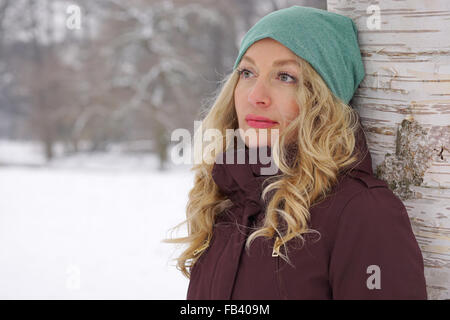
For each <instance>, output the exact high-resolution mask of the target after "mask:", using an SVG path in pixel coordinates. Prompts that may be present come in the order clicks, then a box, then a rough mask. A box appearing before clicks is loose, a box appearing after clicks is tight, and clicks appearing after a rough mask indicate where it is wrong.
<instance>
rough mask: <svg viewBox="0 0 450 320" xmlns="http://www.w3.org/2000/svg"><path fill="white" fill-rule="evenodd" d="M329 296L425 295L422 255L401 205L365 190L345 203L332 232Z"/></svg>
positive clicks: (387, 194) (386, 194)
mask: <svg viewBox="0 0 450 320" xmlns="http://www.w3.org/2000/svg"><path fill="white" fill-rule="evenodd" d="M329 280H330V285H331V288H332V294H333V299H363V300H371V299H389V300H391V299H408V300H412V299H427V292H426V284H425V276H424V264H423V257H422V253H421V251H420V248H419V245H418V243H417V241H416V238H415V236H414V233H413V231H412V228H411V223H410V220H409V217H408V213H407V211H406V208H405V207H404V205H403V203H402V202H401V201H400V199H399V198H397V196H395V195H394V193H392V191H391V190H389V189H387V188H372V189H371V188H367V189H365V190H364V191H362V192H360V193H358V194H357V195H356V196H354V197H353V198H352V199H351V200H350V201H349V202H348V203H347V205H346V206H345V208H344V209H343V211H342V212H341V215H340V217H339V221H338V223H337V229H336V231H335V237H334V243H333V245H332V250H331V257H330V264H329Z"/></svg>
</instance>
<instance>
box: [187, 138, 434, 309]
mask: <svg viewBox="0 0 450 320" xmlns="http://www.w3.org/2000/svg"><path fill="white" fill-rule="evenodd" d="M357 148H358V149H361V150H363V153H364V152H365V151H367V153H366V156H365V157H363V161H362V162H361V163H360V164H359V165H358V166H357V167H356V168H355V169H354V170H353V171H352V172H351V173H349V174H345V175H341V176H340V180H339V181H340V182H339V183H338V184H337V185H336V186H335V188H334V189H333V192H331V193H330V195H329V196H328V197H327V199H325V200H324V201H323V202H321V203H320V204H318V205H317V206H313V207H312V208H311V209H310V213H311V221H310V223H311V224H310V228H312V229H314V230H317V231H319V232H320V234H321V237H320V239H318V236H317V235H316V234H306V235H304V237H305V239H306V242H305V244H304V246H303V247H301V248H299V246H297V248H295V247H293V246H289V243H288V248H289V252H288V255H289V258H290V259H291V261H292V263H293V267H292V266H291V265H289V264H287V263H286V262H285V261H284V260H283V259H282V258H281V257H272V250H273V244H274V240H273V239H271V240H268V239H266V238H263V237H258V238H256V240H255V241H254V242H253V243H252V244H251V246H250V251H249V254H247V251H246V250H245V248H244V245H245V240H246V238H247V236H248V235H249V234H250V231H251V230H250V229H249V228H248V227H254V226H255V224H254V223H256V224H257V225H261V222H262V219H263V218H264V207H265V204H264V203H262V202H261V201H260V200H259V197H260V195H261V190H262V182H263V180H264V179H266V178H267V177H268V176H262V175H260V168H261V167H262V165H261V164H260V163H256V164H248V162H247V163H246V164H218V163H216V164H215V165H214V168H213V172H212V175H213V179H214V181H215V182H216V184H217V185H218V187H219V188H220V190H221V192H223V193H224V194H226V195H228V197H229V198H230V199H231V200H232V201H233V207H231V208H230V209H228V210H226V211H225V212H223V213H222V214H221V215H220V216H219V218H218V219H217V221H216V223H215V225H214V229H213V236H212V239H211V242H210V245H209V247H208V248H207V249H206V251H205V252H203V254H202V255H201V256H200V258H199V259H198V261H197V263H196V264H195V265H194V267H193V269H192V273H191V278H190V283H189V288H188V292H187V299H188V300H191V299H427V293H426V285H425V277H424V265H423V257H422V254H421V251H420V249H419V246H418V244H417V241H416V239H415V236H414V234H413V232H412V229H411V224H410V220H409V217H408V214H407V212H406V209H405V207H404V205H403V204H402V202H401V201H400V199H398V198H397V197H396V196H395V195H394V194H393V192H392V191H391V190H390V189H388V187H387V184H386V183H385V182H383V181H381V180H379V179H377V178H375V177H374V176H373V172H372V161H371V156H370V152H369V151H368V149H367V145H366V140H365V137H364V135H359V138H358V142H357ZM246 150H247V153H248V149H247V148H246ZM280 250H283V246H282V247H281V248H280ZM370 266H375V267H370ZM377 267H378V268H379V269H378V270H377V275H378V276H379V277H378V280H379V282H376V281H375V280H374V276H375V274H374V269H371V268H375V269H376V268H377ZM369 278H370V279H369ZM368 283H369V285H368ZM376 283H378V284H379V288H377V287H375V288H374V287H373V286H371V285H370V284H376Z"/></svg>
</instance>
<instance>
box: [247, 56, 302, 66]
mask: <svg viewBox="0 0 450 320" xmlns="http://www.w3.org/2000/svg"><path fill="white" fill-rule="evenodd" d="M242 60H247V61H249V62H250V63H253V64H255V61H254V60H253V59H252V58H250V57H249V56H244V57H242ZM285 64H295V65H297V66H298V67H300V64H299V63H298V61H296V60H294V59H286V60H276V61H274V63H273V64H272V65H273V66H274V67H279V66H283V65H285Z"/></svg>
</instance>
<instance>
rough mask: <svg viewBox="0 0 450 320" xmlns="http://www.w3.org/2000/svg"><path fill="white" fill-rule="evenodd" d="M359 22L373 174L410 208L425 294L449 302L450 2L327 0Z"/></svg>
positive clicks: (358, 100)
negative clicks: (423, 270) (423, 278)
mask: <svg viewBox="0 0 450 320" xmlns="http://www.w3.org/2000/svg"><path fill="white" fill-rule="evenodd" d="M327 10H328V11H332V12H336V13H339V14H342V15H346V16H348V17H350V18H352V19H353V21H354V22H355V23H356V25H357V27H358V40H359V44H360V48H361V54H362V57H363V60H364V65H365V70H366V77H365V79H364V80H363V82H362V83H361V84H360V87H359V89H358V91H357V92H356V94H355V96H354V98H353V100H352V101H351V104H352V105H353V106H354V107H355V108H356V109H357V110H358V111H359V114H360V116H361V120H362V124H363V126H364V128H365V131H366V135H367V138H368V141H367V142H368V145H369V148H370V151H371V154H372V159H373V169H374V173H375V174H376V175H377V176H378V177H379V178H380V179H383V180H385V181H387V182H388V183H389V186H390V188H391V189H392V190H393V191H394V193H395V194H396V195H397V196H398V197H399V198H400V199H401V200H402V201H403V203H404V204H405V207H406V208H407V210H408V214H409V217H410V220H411V224H412V227H413V231H414V233H415V236H416V239H417V241H418V243H419V246H420V248H421V250H422V255H423V258H424V265H425V277H426V281H427V292H428V299H450V165H449V157H450V154H449V151H450V145H449V141H450V1H448V0H433V1H421V0H405V1H394V0H383V1H366V0H352V1H351V0H343V1H342V0H341V1H340V0H328V8H327Z"/></svg>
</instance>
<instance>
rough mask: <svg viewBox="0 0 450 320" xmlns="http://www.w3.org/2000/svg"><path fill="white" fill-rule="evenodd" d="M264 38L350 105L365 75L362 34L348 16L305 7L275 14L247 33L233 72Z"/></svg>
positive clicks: (287, 9) (284, 10)
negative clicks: (282, 48) (309, 69)
mask: <svg viewBox="0 0 450 320" xmlns="http://www.w3.org/2000/svg"><path fill="white" fill-rule="evenodd" d="M263 38H272V39H274V40H276V41H278V42H280V43H281V44H283V45H284V46H286V47H287V48H289V49H290V50H291V51H293V52H294V53H295V54H296V55H297V56H299V57H301V58H303V59H304V60H306V61H307V62H309V64H310V65H311V66H312V67H313V68H314V69H315V70H316V72H317V73H318V74H320V76H321V77H322V79H323V80H324V81H325V83H326V84H327V85H328V87H329V88H330V90H331V91H332V92H333V93H334V95H335V96H337V97H338V98H340V99H341V100H342V101H343V102H345V103H347V104H348V103H349V101H350V100H351V99H352V97H353V94H354V93H355V91H356V89H357V88H358V86H359V84H360V82H361V81H362V79H363V78H364V76H365V72H364V65H363V62H362V59H361V52H360V49H359V45H358V31H357V29H356V25H355V23H354V22H353V20H352V19H350V18H348V17H346V16H343V15H340V14H337V13H333V12H328V11H325V10H321V9H316V8H310V7H302V6H292V7H289V8H285V9H281V10H277V11H273V12H271V13H269V14H268V15H266V16H264V17H263V18H262V19H260V20H259V21H258V22H257V23H256V24H255V25H254V26H253V27H251V28H250V30H249V31H248V32H247V33H246V34H245V36H244V38H243V39H242V42H241V46H240V49H239V54H238V57H237V59H236V62H235V63H234V67H233V70H234V69H236V67H237V66H238V65H239V62H240V60H241V58H242V56H243V55H244V53H245V52H246V51H247V49H248V48H249V47H250V46H251V45H252V44H253V43H254V42H256V41H258V40H261V39H263Z"/></svg>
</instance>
